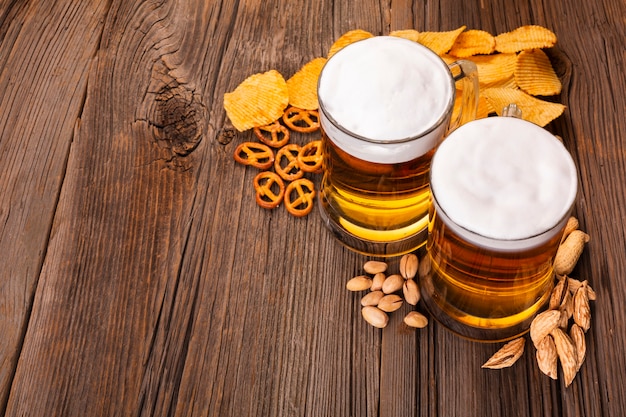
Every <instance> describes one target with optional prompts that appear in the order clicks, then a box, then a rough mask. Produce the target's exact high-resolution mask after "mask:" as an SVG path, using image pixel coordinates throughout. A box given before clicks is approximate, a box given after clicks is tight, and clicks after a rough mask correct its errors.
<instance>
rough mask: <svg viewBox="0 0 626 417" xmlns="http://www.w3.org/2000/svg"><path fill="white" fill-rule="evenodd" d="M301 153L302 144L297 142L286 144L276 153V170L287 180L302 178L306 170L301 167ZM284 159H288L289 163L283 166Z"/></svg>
mask: <svg viewBox="0 0 626 417" xmlns="http://www.w3.org/2000/svg"><path fill="white" fill-rule="evenodd" d="M299 153H300V146H298V145H296V144H295V143H291V144H289V145H285V146H283V147H282V148H280V149H279V150H278V152H277V153H276V159H275V161H274V171H276V173H277V174H278V175H280V176H281V177H282V179H284V180H287V181H293V180H297V179H298V178H302V175H304V172H303V171H302V170H301V169H300V164H299V163H298V154H299ZM283 160H286V161H287V164H286V165H284V166H283Z"/></svg>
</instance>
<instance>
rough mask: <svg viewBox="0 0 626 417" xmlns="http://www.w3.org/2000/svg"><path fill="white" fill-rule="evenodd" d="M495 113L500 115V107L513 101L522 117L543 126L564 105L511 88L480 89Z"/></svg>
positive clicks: (552, 118)
mask: <svg viewBox="0 0 626 417" xmlns="http://www.w3.org/2000/svg"><path fill="white" fill-rule="evenodd" d="M481 94H482V95H483V96H484V97H485V98H486V99H487V101H488V102H489V105H491V106H492V107H493V108H494V109H495V111H496V113H497V114H498V115H499V116H500V115H502V109H503V108H504V107H505V106H507V105H509V104H511V103H515V104H517V106H518V107H519V108H520V110H521V111H522V119H524V120H528V121H529V122H533V123H535V124H537V125H539V126H541V127H544V126H545V125H547V124H548V123H550V122H551V121H552V120H554V119H556V118H557V117H559V116H560V115H561V114H563V111H565V106H564V105H562V104H560V103H552V102H549V101H544V100H540V99H538V98H535V97H533V96H531V95H530V94H527V93H525V92H523V91H522V90H514V89H512V88H487V89H484V90H482V91H481Z"/></svg>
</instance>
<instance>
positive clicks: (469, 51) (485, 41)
mask: <svg viewBox="0 0 626 417" xmlns="http://www.w3.org/2000/svg"><path fill="white" fill-rule="evenodd" d="M495 49H496V38H494V37H493V35H492V34H491V33H489V32H485V31H484V30H474V29H472V30H467V31H465V32H461V33H460V34H459V36H458V37H457V38H456V40H455V41H454V44H453V45H452V48H451V49H450V52H449V54H450V55H454V56H456V57H458V58H467V57H470V56H473V55H488V54H491V53H492V52H494V51H495Z"/></svg>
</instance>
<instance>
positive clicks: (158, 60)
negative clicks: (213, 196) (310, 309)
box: [7, 1, 206, 415]
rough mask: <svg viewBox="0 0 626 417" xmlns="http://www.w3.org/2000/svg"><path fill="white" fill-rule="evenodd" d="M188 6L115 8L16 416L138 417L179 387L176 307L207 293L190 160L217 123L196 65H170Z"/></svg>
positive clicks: (36, 307)
mask: <svg viewBox="0 0 626 417" xmlns="http://www.w3.org/2000/svg"><path fill="white" fill-rule="evenodd" d="M42 4H43V3H42ZM177 6H178V5H177V4H176V3H171V2H167V3H163V4H155V3H145V2H125V1H124V2H116V3H114V4H112V5H110V8H109V10H108V11H107V15H106V19H105V21H104V29H103V33H102V40H101V43H100V44H99V45H97V44H96V45H97V46H98V49H97V54H96V56H95V58H94V60H93V62H92V65H91V70H90V72H89V75H88V77H89V81H88V86H87V92H86V99H85V103H84V109H83V112H82V114H81V115H80V119H79V120H78V122H76V128H75V131H74V135H73V142H72V146H71V149H70V153H69V160H68V163H67V173H66V177H65V181H64V183H63V188H62V191H61V194H60V197H59V202H58V208H57V211H56V213H55V218H54V225H53V228H52V231H51V233H50V242H49V246H48V252H47V256H46V259H45V262H44V264H43V268H42V272H41V276H40V279H39V284H38V288H37V293H36V296H35V300H34V303H33V312H32V315H31V317H30V322H29V329H28V331H27V333H26V336H25V341H24V348H23V350H22V352H21V356H20V361H19V364H18V367H17V371H16V375H15V379H14V381H13V384H12V389H11V395H10V397H9V401H8V405H7V414H8V415H15V414H24V413H28V414H31V415H128V414H136V413H137V412H138V410H150V409H151V407H154V404H152V403H148V402H147V401H149V400H151V398H150V396H149V393H150V390H151V389H156V387H164V388H167V387H171V386H176V385H177V383H176V380H177V377H178V373H177V369H176V366H172V368H173V369H170V368H169V367H167V368H166V370H163V368H162V367H163V366H164V364H165V365H170V364H168V363H167V362H168V359H169V355H171V357H173V358H175V361H179V360H182V359H183V358H184V353H183V352H184V349H185V343H186V338H185V335H186V331H187V330H186V327H187V326H186V324H185V320H188V319H189V316H190V313H189V310H190V309H192V308H193V303H192V302H190V303H182V302H181V303H180V304H173V303H174V301H177V298H176V297H177V294H178V288H191V289H193V288H194V285H197V283H194V282H188V281H187V279H186V278H187V276H180V277H179V268H180V262H181V261H180V260H181V257H182V255H183V253H184V250H185V245H186V244H187V242H186V241H187V238H188V233H187V231H188V230H189V227H190V224H191V223H192V222H193V216H192V213H191V207H192V205H193V201H194V198H195V195H196V193H197V190H196V188H195V184H196V182H195V172H194V170H193V168H194V167H195V165H196V164H197V163H198V161H197V160H194V158H193V156H192V155H188V154H189V153H190V152H191V151H192V150H193V149H194V146H196V144H197V142H198V140H199V139H200V137H201V135H202V134H203V131H204V129H205V123H206V119H205V115H204V111H205V109H204V106H203V104H202V99H201V98H200V96H199V94H198V93H197V91H196V86H194V85H193V81H195V79H196V77H195V74H194V72H193V70H195V68H194V67H191V69H192V71H187V68H185V67H183V68H177V67H176V66H175V65H176V64H177V63H175V62H174V63H172V62H168V61H167V58H168V57H169V56H171V54H174V53H175V52H176V51H177V49H178V48H180V38H181V37H182V36H183V35H184V34H185V32H181V31H180V28H181V27H185V26H186V25H187V22H186V21H185V19H186V18H187V16H193V15H194V14H187V13H186V11H185V10H182V11H181V10H178V9H176V7H177ZM79 17H80V16H79ZM101 19H102V16H100V18H99V19H98V18H96V21H97V22H99V24H102V20H101ZM176 19H181V20H180V21H177V20H176ZM58 20H59V21H61V22H63V19H62V18H61V17H59V18H58ZM67 23H71V22H67ZM74 25H76V26H77V27H78V28H80V29H83V26H82V25H81V24H79V23H74ZM190 33H191V32H190ZM83 36H84V35H83ZM202 38H204V36H202ZM69 49H70V50H74V49H80V47H78V46H76V45H74V46H73V47H71V48H69ZM71 61H72V60H71V59H70V63H71ZM192 63H193V62H190V63H189V64H192ZM175 71H179V72H180V73H181V74H174V72H175ZM185 75H186V76H188V77H189V79H190V80H189V81H188V80H185V79H184V76H185ZM75 120H76V119H74V120H72V124H73V123H74V122H75ZM179 309H180V310H182V313H181V314H182V315H183V317H182V318H181V319H180V320H179V321H178V322H173V321H172V316H173V315H175V314H176V313H178V311H179ZM170 326H171V327H170ZM163 330H165V335H164V334H163ZM170 332H171V334H172V335H171V336H170V335H169V334H168V333H170ZM178 368H180V366H179V367H178Z"/></svg>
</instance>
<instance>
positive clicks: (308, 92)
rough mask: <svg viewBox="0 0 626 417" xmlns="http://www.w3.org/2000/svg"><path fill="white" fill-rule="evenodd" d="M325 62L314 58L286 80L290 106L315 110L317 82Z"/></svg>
mask: <svg viewBox="0 0 626 417" xmlns="http://www.w3.org/2000/svg"><path fill="white" fill-rule="evenodd" d="M326 61H327V59H326V58H315V59H313V60H312V61H309V62H308V63H306V64H304V66H303V67H302V68H300V70H298V72H296V73H295V74H294V75H292V76H291V78H289V79H288V80H287V88H288V89H289V104H290V105H292V106H294V107H298V108H301V109H304V110H317V108H318V107H319V103H318V101H317V80H318V78H319V76H320V72H322V67H323V66H324V64H325V63H326Z"/></svg>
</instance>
